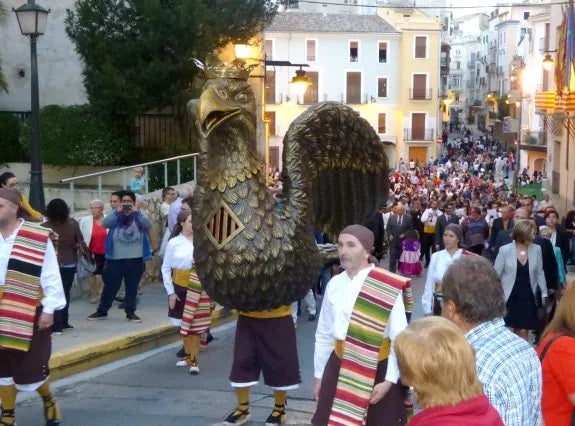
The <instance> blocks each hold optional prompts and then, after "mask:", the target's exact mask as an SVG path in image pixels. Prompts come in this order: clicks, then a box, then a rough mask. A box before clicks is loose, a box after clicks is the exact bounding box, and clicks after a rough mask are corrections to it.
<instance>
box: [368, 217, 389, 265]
mask: <svg viewBox="0 0 575 426" xmlns="http://www.w3.org/2000/svg"><path fill="white" fill-rule="evenodd" d="M365 226H366V227H367V228H369V229H371V231H372V232H373V235H374V240H373V247H374V248H373V255H374V256H375V257H376V258H377V259H378V260H379V259H381V257H382V256H383V238H384V237H385V228H384V227H383V215H382V213H381V212H380V211H379V210H378V211H375V212H374V213H373V215H371V217H370V218H369V220H368V221H367V222H366V223H365Z"/></svg>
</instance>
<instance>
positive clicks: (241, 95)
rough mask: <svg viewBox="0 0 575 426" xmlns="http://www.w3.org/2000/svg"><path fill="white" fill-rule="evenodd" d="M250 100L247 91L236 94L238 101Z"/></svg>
mask: <svg viewBox="0 0 575 426" xmlns="http://www.w3.org/2000/svg"><path fill="white" fill-rule="evenodd" d="M247 100H248V95H246V94H245V93H238V94H237V95H236V101H238V102H246V101H247Z"/></svg>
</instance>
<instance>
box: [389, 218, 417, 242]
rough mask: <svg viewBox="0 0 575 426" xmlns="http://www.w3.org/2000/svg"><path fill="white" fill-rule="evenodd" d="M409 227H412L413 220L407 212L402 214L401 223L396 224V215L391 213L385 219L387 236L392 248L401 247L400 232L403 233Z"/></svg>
mask: <svg viewBox="0 0 575 426" xmlns="http://www.w3.org/2000/svg"><path fill="white" fill-rule="evenodd" d="M410 229H413V220H412V219H411V216H410V215H408V214H404V215H403V220H402V222H401V225H398V224H397V215H395V214H392V215H391V216H390V217H389V220H388V221H387V228H386V231H387V236H388V237H389V239H390V240H391V243H390V244H391V247H393V248H394V249H398V248H399V249H401V238H399V236H400V235H401V234H405V233H406V232H407V231H409V230H410Z"/></svg>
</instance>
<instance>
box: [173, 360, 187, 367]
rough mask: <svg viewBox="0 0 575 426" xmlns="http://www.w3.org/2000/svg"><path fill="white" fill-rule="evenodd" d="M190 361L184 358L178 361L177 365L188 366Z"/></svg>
mask: <svg viewBox="0 0 575 426" xmlns="http://www.w3.org/2000/svg"><path fill="white" fill-rule="evenodd" d="M187 366H188V363H187V361H186V360H185V359H182V360H181V361H178V362H176V367H187Z"/></svg>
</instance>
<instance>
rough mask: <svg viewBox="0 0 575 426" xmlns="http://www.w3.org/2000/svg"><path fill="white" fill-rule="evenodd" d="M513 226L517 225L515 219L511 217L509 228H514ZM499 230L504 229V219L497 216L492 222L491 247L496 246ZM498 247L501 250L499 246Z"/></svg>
mask: <svg viewBox="0 0 575 426" xmlns="http://www.w3.org/2000/svg"><path fill="white" fill-rule="evenodd" d="M513 226H515V222H514V221H513V219H509V223H508V224H507V229H513ZM499 231H504V229H503V219H501V218H500V217H497V218H495V219H493V223H492V224H491V236H490V237H489V247H495V240H496V239H497V235H498V234H499ZM497 249H498V250H499V247H498V248H497Z"/></svg>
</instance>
